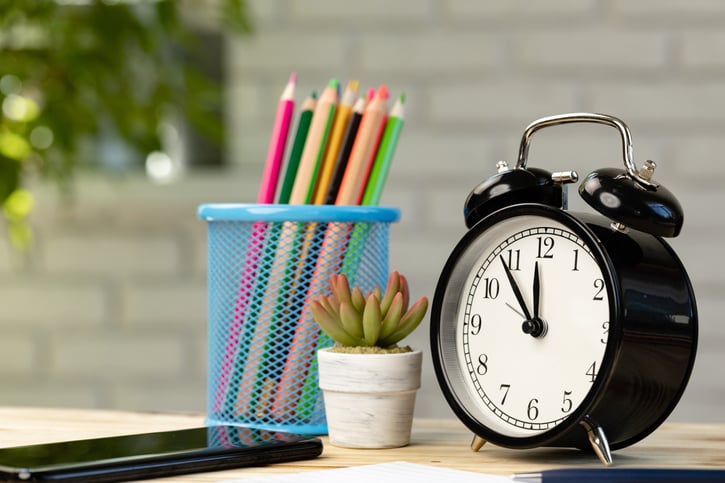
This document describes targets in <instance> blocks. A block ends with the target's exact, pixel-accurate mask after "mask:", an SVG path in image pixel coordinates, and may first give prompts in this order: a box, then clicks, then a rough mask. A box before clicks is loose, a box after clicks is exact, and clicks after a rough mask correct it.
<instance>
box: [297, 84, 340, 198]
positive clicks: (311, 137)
mask: <svg viewBox="0 0 725 483" xmlns="http://www.w3.org/2000/svg"><path fill="white" fill-rule="evenodd" d="M338 85H339V83H338V82H337V79H331V80H330V82H329V83H328V84H327V87H325V90H324V91H322V95H320V99H319V100H318V101H317V107H315V112H314V114H313V115H312V122H311V124H310V130H309V132H308V133H307V141H306V142H305V147H304V149H303V150H302V158H301V159H300V166H299V168H298V169H297V177H296V178H295V183H294V185H293V186H292V194H291V195H290V200H289V202H290V204H293V205H300V204H305V203H309V202H310V201H312V194H313V192H314V189H315V181H316V178H317V173H318V171H319V166H320V162H321V161H322V159H323V158H324V156H325V148H326V147H327V138H328V135H329V132H330V126H331V125H332V119H333V117H334V115H335V108H336V107H337V101H338V96H337V88H338Z"/></svg>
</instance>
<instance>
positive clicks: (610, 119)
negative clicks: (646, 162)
mask: <svg viewBox="0 0 725 483" xmlns="http://www.w3.org/2000/svg"><path fill="white" fill-rule="evenodd" d="M575 122H588V123H594V124H604V125H607V126H611V127H613V128H615V129H617V130H618V131H619V134H620V135H621V137H622V156H623V158H624V167H625V168H626V170H627V174H628V175H629V176H630V177H631V178H632V179H634V180H635V181H637V183H639V184H641V185H643V186H646V187H649V188H654V187H656V186H657V185H656V184H655V183H653V182H652V181H650V180H649V179H647V178H645V177H644V176H642V174H640V171H639V170H638V169H637V165H636V164H635V163H634V155H633V150H632V134H631V133H630V132H629V128H628V127H627V125H626V124H625V123H624V122H623V121H622V120H621V119H619V118H616V117H614V116H610V115H608V114H598V113H591V112H572V113H568V114H557V115H555V116H548V117H542V118H541V119H537V120H536V121H534V122H532V123H531V124H529V125H528V126H527V127H526V129H525V130H524V135H523V137H522V138H521V145H520V146H519V159H518V161H517V163H516V167H517V168H522V169H523V168H526V159H527V158H528V155H529V145H530V144H531V137H532V136H533V135H534V133H535V132H536V131H538V130H539V129H542V128H545V127H549V126H557V125H559V124H570V123H575Z"/></svg>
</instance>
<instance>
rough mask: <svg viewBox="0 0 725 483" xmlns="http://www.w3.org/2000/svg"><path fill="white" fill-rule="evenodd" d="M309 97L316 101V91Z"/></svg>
mask: <svg viewBox="0 0 725 483" xmlns="http://www.w3.org/2000/svg"><path fill="white" fill-rule="evenodd" d="M310 97H311V98H313V99H317V91H312V93H311V94H310Z"/></svg>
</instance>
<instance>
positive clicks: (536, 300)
mask: <svg viewBox="0 0 725 483" xmlns="http://www.w3.org/2000/svg"><path fill="white" fill-rule="evenodd" d="M540 294H541V285H540V283H539V262H536V264H534V318H535V319H538V318H539V295H540Z"/></svg>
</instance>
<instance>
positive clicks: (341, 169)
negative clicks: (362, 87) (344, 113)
mask: <svg viewBox="0 0 725 483" xmlns="http://www.w3.org/2000/svg"><path fill="white" fill-rule="evenodd" d="M365 106H366V101H365V98H363V97H361V98H359V99H358V100H357V102H355V105H354V106H353V108H352V113H351V115H350V120H349V121H348V123H347V128H346V129H345V136H344V137H343V139H342V144H341V146H340V151H339V152H338V154H337V159H336V160H335V167H334V170H333V173H332V178H331V179H330V183H329V185H328V188H327V193H326V194H325V200H324V203H325V204H326V205H332V204H334V203H335V200H336V199H337V193H338V192H339V191H340V184H341V183H342V177H343V176H344V175H345V169H346V168H347V161H348V159H350V151H352V145H353V144H354V143H355V137H356V136H357V131H358V128H359V127H360V120H361V119H362V116H363V111H364V110H365Z"/></svg>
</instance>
